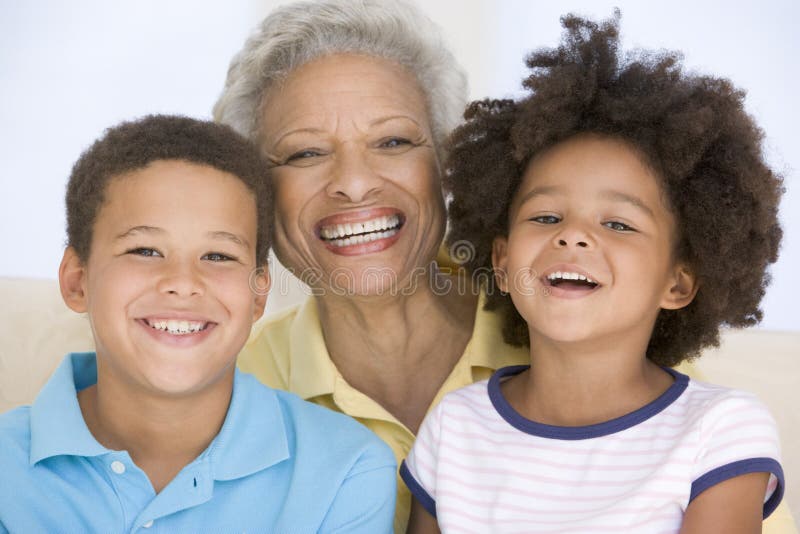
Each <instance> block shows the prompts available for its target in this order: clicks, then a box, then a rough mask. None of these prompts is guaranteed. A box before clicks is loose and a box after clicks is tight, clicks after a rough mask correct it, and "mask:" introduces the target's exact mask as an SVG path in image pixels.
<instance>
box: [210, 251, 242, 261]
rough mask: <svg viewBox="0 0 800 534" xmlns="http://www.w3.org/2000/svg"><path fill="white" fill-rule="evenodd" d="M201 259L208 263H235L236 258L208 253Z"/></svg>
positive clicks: (218, 253)
mask: <svg viewBox="0 0 800 534" xmlns="http://www.w3.org/2000/svg"><path fill="white" fill-rule="evenodd" d="M202 259H204V260H209V261H236V258H234V257H232V256H228V255H227V254H222V253H220V252H209V253H208V254H206V255H204V256H203V258H202Z"/></svg>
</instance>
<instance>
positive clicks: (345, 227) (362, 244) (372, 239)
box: [317, 210, 405, 255]
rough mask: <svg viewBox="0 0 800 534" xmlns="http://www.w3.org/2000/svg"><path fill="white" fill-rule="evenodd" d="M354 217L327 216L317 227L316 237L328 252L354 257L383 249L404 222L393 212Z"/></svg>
mask: <svg viewBox="0 0 800 534" xmlns="http://www.w3.org/2000/svg"><path fill="white" fill-rule="evenodd" d="M376 211H377V210H376ZM357 215H358V217H357V218H354V217H353V216H352V215H349V214H348V215H342V216H333V217H328V218H326V219H323V220H322V221H320V222H319V223H318V224H317V228H318V235H319V238H320V239H321V240H322V241H323V242H324V243H325V245H326V246H327V247H328V248H329V249H330V250H331V251H332V252H334V253H336V254H343V255H356V254H362V253H371V252H377V251H379V250H383V249H384V248H386V247H388V246H390V245H391V244H392V243H394V241H395V240H396V239H395V238H396V236H397V234H398V233H399V232H400V230H401V229H402V227H403V224H404V223H405V217H404V216H403V215H402V214H401V213H399V212H397V211H395V210H391V211H389V212H388V213H387V210H380V211H378V212H377V213H376V212H375V211H373V210H370V212H368V213H359V214H357ZM364 215H366V216H367V217H364ZM370 215H371V217H370ZM354 219H355V220H354Z"/></svg>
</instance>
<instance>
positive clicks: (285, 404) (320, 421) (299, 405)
mask: <svg viewBox="0 0 800 534" xmlns="http://www.w3.org/2000/svg"><path fill="white" fill-rule="evenodd" d="M242 379H243V380H246V381H247V382H249V384H248V385H249V387H251V388H257V389H258V390H260V391H261V392H262V394H266V395H274V398H275V400H276V401H277V404H278V406H279V407H280V410H281V414H282V416H283V418H284V426H285V429H286V433H287V437H288V438H289V441H290V442H292V443H294V444H295V449H296V452H297V453H301V452H307V451H310V450H311V449H312V447H309V444H314V445H316V446H315V447H313V450H318V451H324V454H325V456H326V457H328V461H329V462H334V461H347V458H350V459H351V461H356V460H359V459H360V461H364V460H366V459H367V458H371V459H372V461H373V462H375V463H376V467H378V466H383V465H388V464H391V465H394V464H395V459H394V454H393V453H392V451H391V449H390V448H389V446H388V445H386V444H385V443H384V442H383V440H381V439H380V438H379V437H378V436H377V435H375V434H374V433H373V432H372V431H371V430H369V429H368V428H367V427H365V426H364V425H362V424H361V423H359V422H358V421H356V420H355V419H353V418H352V417H350V416H348V415H344V414H342V413H339V412H335V411H333V410H330V409H328V408H325V407H323V406H319V405H317V404H314V403H312V402H309V401H306V400H303V399H301V398H300V397H298V396H297V395H295V394H294V393H290V392H287V391H283V390H280V389H275V388H271V387H269V386H266V385H264V384H262V383H261V382H259V381H258V379H256V378H255V377H254V376H252V375H249V374H245V373H243V374H242ZM297 444H302V445H300V446H299V447H298V445H297Z"/></svg>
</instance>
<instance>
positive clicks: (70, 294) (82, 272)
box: [58, 247, 88, 313]
mask: <svg viewBox="0 0 800 534" xmlns="http://www.w3.org/2000/svg"><path fill="white" fill-rule="evenodd" d="M58 285H59V287H60V289H61V298H63V299H64V303H65V304H66V305H67V307H69V309H71V310H72V311H75V312H78V313H84V312H86V310H87V309H88V306H87V302H88V298H87V297H88V292H87V290H86V266H85V265H84V264H83V261H81V259H80V257H79V256H78V252H77V251H76V250H75V249H74V248H72V247H67V249H66V250H65V251H64V256H63V257H62V258H61V265H60V266H59V268H58Z"/></svg>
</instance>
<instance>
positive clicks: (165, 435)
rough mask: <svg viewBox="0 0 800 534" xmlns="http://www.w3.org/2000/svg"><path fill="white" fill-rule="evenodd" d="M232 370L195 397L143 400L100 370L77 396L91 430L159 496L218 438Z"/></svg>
mask: <svg viewBox="0 0 800 534" xmlns="http://www.w3.org/2000/svg"><path fill="white" fill-rule="evenodd" d="M233 375H234V371H233V368H231V369H230V372H229V373H227V374H226V376H225V377H224V378H222V379H221V380H219V381H218V382H217V383H215V384H213V385H212V386H210V387H209V388H208V389H206V390H204V391H203V392H201V393H198V394H196V395H191V396H186V397H165V396H155V395H147V394H146V393H145V392H143V391H142V390H141V389H134V388H131V387H130V386H126V385H123V384H120V383H118V382H117V381H115V380H114V378H113V376H108V374H104V373H103V372H102V370H101V367H100V366H98V382H97V384H95V385H93V386H90V387H88V388H86V389H84V390H82V391H80V392H79V393H78V403H79V405H80V408H81V412H82V413H83V418H84V420H85V421H86V426H87V427H88V428H89V431H90V432H91V433H92V435H93V436H94V437H95V439H97V441H98V442H99V443H100V444H101V445H103V446H104V447H106V448H109V449H112V450H124V451H127V452H128V453H129V454H130V456H131V459H132V460H133V462H134V463H135V464H136V465H137V466H138V467H139V468H141V469H142V470H143V471H144V472H145V473H146V474H147V476H148V478H149V479H150V482H151V484H152V485H153V489H154V490H155V492H156V493H159V492H160V491H161V490H162V489H163V488H164V487H165V486H166V485H167V484H168V483H169V482H170V481H171V480H172V479H173V478H174V477H175V476H176V475H177V474H178V472H180V470H181V469H183V468H184V467H185V466H186V465H188V464H189V463H191V462H192V461H193V460H194V459H195V458H197V457H198V456H199V455H200V454H201V453H202V452H203V451H204V450H205V449H206V448H207V447H208V445H209V444H210V443H211V441H212V440H213V439H214V438H215V437H216V435H217V434H218V433H219V431H220V429H221V428H222V424H223V422H224V421H225V417H226V415H227V412H228V406H229V404H230V399H231V394H232V391H233Z"/></svg>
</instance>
